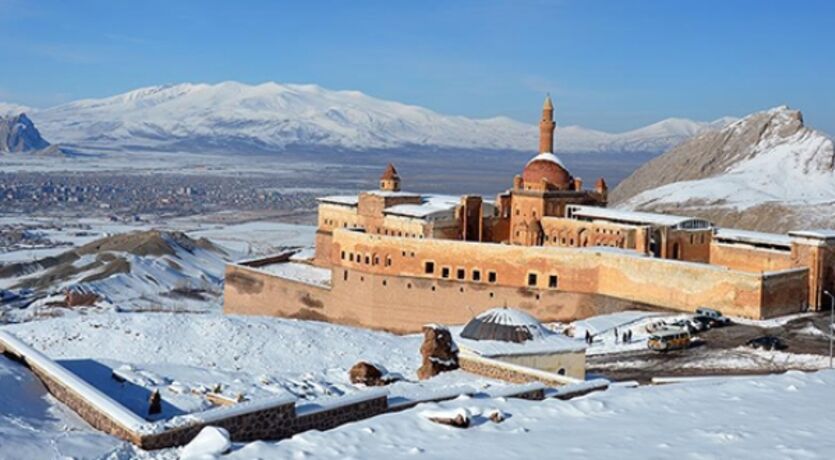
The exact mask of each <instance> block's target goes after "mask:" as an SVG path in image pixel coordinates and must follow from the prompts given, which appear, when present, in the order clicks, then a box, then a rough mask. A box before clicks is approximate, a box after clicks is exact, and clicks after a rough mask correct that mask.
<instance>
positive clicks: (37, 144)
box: [0, 113, 50, 153]
mask: <svg viewBox="0 0 835 460" xmlns="http://www.w3.org/2000/svg"><path fill="white" fill-rule="evenodd" d="M49 150H50V145H49V142H47V141H46V140H45V139H44V138H43V137H41V133H40V132H39V131H38V129H37V128H36V127H35V124H34V123H32V120H30V119H29V117H27V116H26V114H25V113H21V114H19V115H11V116H7V117H0V153H22V152H36V151H43V152H46V151H49Z"/></svg>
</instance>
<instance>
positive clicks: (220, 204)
mask: <svg viewBox="0 0 835 460" xmlns="http://www.w3.org/2000/svg"><path fill="white" fill-rule="evenodd" d="M288 182H292V181H286V180H285V181H282V185H283V186H285V187H286V186H287V185H288ZM275 185H276V182H275V179H274V178H268V177H252V176H247V177H232V176H205V175H202V176H196V175H186V174H155V175H150V174H116V173H114V174H106V173H99V174H75V173H54V172H49V173H39V172H32V173H0V212H3V213H23V214H28V215H34V214H47V213H49V214H55V213H77V214H83V215H87V216H112V217H114V218H119V219H131V218H134V216H136V217H137V218H138V216H140V215H142V214H154V215H166V216H185V215H192V214H203V213H211V212H218V211H222V210H228V209H235V210H239V211H264V210H270V211H275V210H285V211H293V210H303V209H306V210H310V209H312V207H313V204H314V203H315V194H314V193H306V192H299V191H293V192H282V191H280V190H277V189H275Z"/></svg>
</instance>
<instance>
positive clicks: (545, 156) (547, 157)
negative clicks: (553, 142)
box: [528, 152, 566, 169]
mask: <svg viewBox="0 0 835 460" xmlns="http://www.w3.org/2000/svg"><path fill="white" fill-rule="evenodd" d="M534 161H550V162H551V163H556V164H558V165H559V166H560V167H561V168H563V169H566V168H565V164H563V162H562V161H561V160H560V159H559V157H557V156H556V155H554V154H553V153H551V152H542V153H540V154H539V155H537V156H535V157H533V158H531V159H530V161H528V164H531V163H533V162H534Z"/></svg>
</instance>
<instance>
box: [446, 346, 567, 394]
mask: <svg viewBox="0 0 835 460" xmlns="http://www.w3.org/2000/svg"><path fill="white" fill-rule="evenodd" d="M458 361H459V365H460V366H461V369H463V370H465V371H467V372H470V373H473V374H478V375H483V376H485V377H490V378H493V379H496V380H503V381H505V382H511V383H530V382H542V383H544V384H545V385H551V386H563V385H569V384H572V383H577V382H581V380H579V379H574V378H571V377H566V376H562V375H559V374H554V373H551V372H545V371H540V370H538V369H532V368H529V367H523V366H519V365H516V364H511V363H506V362H504V361H499V360H497V359H490V358H485V357H482V356H477V355H474V354H471V353H459V355H458Z"/></svg>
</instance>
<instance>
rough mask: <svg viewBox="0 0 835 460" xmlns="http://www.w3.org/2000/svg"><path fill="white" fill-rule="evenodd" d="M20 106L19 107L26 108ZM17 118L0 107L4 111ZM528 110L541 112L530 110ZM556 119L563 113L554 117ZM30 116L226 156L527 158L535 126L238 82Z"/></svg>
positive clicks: (667, 139) (574, 144)
mask: <svg viewBox="0 0 835 460" xmlns="http://www.w3.org/2000/svg"><path fill="white" fill-rule="evenodd" d="M24 109H25V108H24ZM4 110H6V111H7V112H9V111H14V107H12V106H10V105H5V106H4V105H0V113H3V111H4ZM532 110H533V111H536V110H538V107H533V108H532ZM557 112H558V113H559V110H557ZM27 113H28V114H29V115H30V116H31V117H32V118H33V119H34V120H35V121H36V122H37V123H38V126H39V127H40V128H41V130H42V131H43V132H44V133H46V135H47V136H48V137H49V138H50V139H54V140H55V141H57V142H60V143H61V144H63V145H67V146H70V147H73V148H75V149H79V150H84V149H90V150H100V151H103V150H143V149H149V150H158V151H184V152H206V151H220V152H232V153H249V152H281V151H290V150H294V149H295V150H301V151H304V150H320V149H328V150H340V151H368V150H377V149H402V150H406V151H408V150H420V149H433V150H440V149H473V150H516V151H525V152H531V151H533V150H535V149H536V146H537V145H538V135H539V134H538V129H537V127H536V126H532V125H528V124H525V123H521V122H518V121H515V120H512V119H509V118H505V117H496V118H488V119H472V118H467V117H463V116H450V115H443V114H439V113H436V112H433V111H431V110H428V109H425V108H422V107H418V106H413V105H406V104H402V103H399V102H394V101H386V100H382V99H377V98H374V97H371V96H368V95H365V94H363V93H360V92H357V91H332V90H328V89H325V88H322V87H319V86H316V85H294V84H278V83H264V84H261V85H246V84H242V83H237V82H224V83H219V84H215V85H208V84H189V83H185V84H178V85H170V86H154V87H148V88H142V89H138V90H135V91H131V92H128V93H124V94H120V95H117V96H113V97H108V98H104V99H87V100H80V101H76V102H71V103H68V104H64V105H60V106H57V107H51V108H47V109H40V110H32V109H28V111H27ZM729 121H731V120H729V119H724V118H723V119H720V120H717V121H715V122H710V123H707V122H697V121H692V120H686V119H677V118H671V119H667V120H663V121H661V122H658V123H655V124H653V125H650V126H647V127H644V128H640V129H636V130H633V131H628V132H624V133H617V134H613V133H607V132H602V131H596V130H591V129H586V128H582V127H579V126H565V127H562V126H558V127H557V134H556V136H557V137H556V139H557V140H556V144H557V147H556V148H557V151H558V152H564V153H565V152H569V153H592V152H625V153H628V152H648V153H660V152H663V151H664V150H666V149H668V148H670V147H672V146H674V145H676V144H678V143H680V142H682V141H683V140H685V139H687V138H689V137H691V136H693V135H695V134H697V133H700V132H703V131H705V130H711V129H716V128H720V127H722V126H724V125H725V124H727V123H728V122H729Z"/></svg>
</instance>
